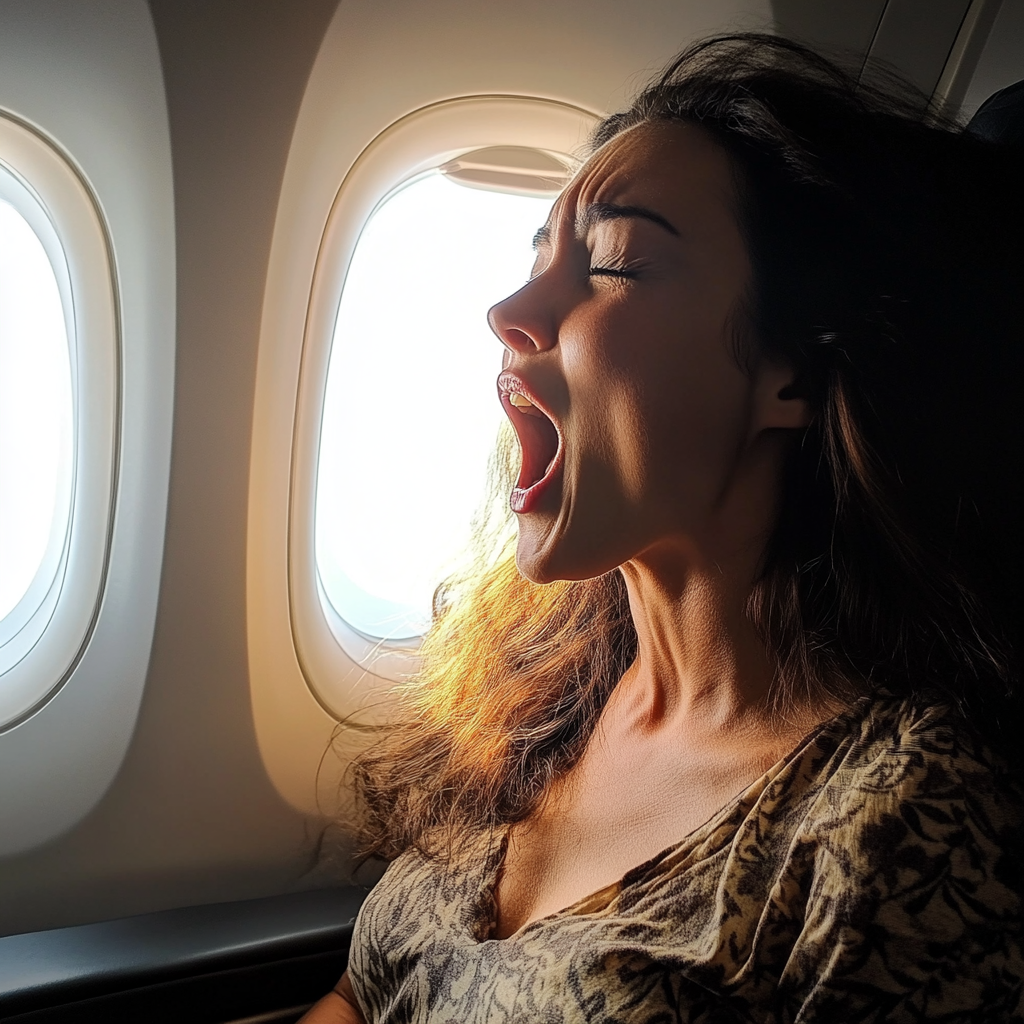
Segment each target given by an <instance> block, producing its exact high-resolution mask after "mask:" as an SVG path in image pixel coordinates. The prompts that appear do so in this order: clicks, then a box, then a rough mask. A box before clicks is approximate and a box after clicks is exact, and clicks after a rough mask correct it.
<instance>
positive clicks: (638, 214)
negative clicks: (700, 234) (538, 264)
mask: <svg viewBox="0 0 1024 1024" xmlns="http://www.w3.org/2000/svg"><path fill="white" fill-rule="evenodd" d="M632 218H640V219H642V220H649V221H650V222H651V223H652V224H657V225H658V227H660V228H664V230H665V231H667V232H668V233H669V234H670V235H674V236H675V237H676V238H679V237H680V236H679V232H678V231H677V230H676V229H675V227H673V226H672V224H670V223H669V221H667V220H666V219H665V218H664V217H662V215H661V214H660V213H655V212H654V211H653V210H648V209H647V207H646V206H622V205H620V204H618V203H591V204H590V205H589V206H588V207H586V209H584V210H583V212H582V213H581V214H580V215H579V216H578V217H577V218H576V230H577V231H578V232H579V233H580V234H586V233H587V232H588V231H589V230H590V229H591V228H592V227H593V226H594V225H595V224H601V223H603V222H604V221H609V220H626V219H632ZM550 241H551V229H550V228H549V227H548V226H547V225H546V224H545V225H544V226H543V227H542V228H541V229H540V230H539V231H538V232H537V233H536V234H535V235H534V236H533V247H534V249H538V248H540V246H541V245H547V244H549V243H550Z"/></svg>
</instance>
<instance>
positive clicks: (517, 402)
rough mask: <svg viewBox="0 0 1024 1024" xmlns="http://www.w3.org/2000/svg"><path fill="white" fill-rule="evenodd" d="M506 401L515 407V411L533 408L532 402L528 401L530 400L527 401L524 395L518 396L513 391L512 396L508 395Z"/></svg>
mask: <svg viewBox="0 0 1024 1024" xmlns="http://www.w3.org/2000/svg"><path fill="white" fill-rule="evenodd" d="M508 400H509V401H510V402H511V403H512V404H513V405H514V406H515V407H516V408H517V409H532V408H534V405H533V402H531V401H530V400H529V399H528V398H527V397H526V395H520V394H519V393H518V392H516V391H513V392H512V394H510V395H509V396H508Z"/></svg>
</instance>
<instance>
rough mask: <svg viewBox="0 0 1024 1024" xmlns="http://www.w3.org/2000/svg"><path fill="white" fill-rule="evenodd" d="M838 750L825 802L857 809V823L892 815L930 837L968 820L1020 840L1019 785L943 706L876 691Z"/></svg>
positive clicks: (1023, 804) (1022, 799) (1023, 801)
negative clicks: (839, 752)
mask: <svg viewBox="0 0 1024 1024" xmlns="http://www.w3.org/2000/svg"><path fill="white" fill-rule="evenodd" d="M841 746H842V750H841V760H840V762H839V764H838V765H837V770H836V771H835V773H834V774H833V775H832V777H831V779H830V782H829V789H830V790H831V797H832V800H833V802H838V803H839V804H841V805H844V806H845V807H846V808H847V809H848V810H849V811H850V812H855V811H859V812H860V813H861V815H862V816H863V817H864V818H865V821H864V822H863V824H864V826H868V825H869V824H870V819H871V816H872V813H875V814H877V815H878V816H879V817H880V818H889V817H891V816H892V815H894V814H895V815H897V816H898V817H900V818H901V819H902V820H904V822H905V823H906V824H907V825H908V826H911V827H912V831H917V832H920V833H922V834H928V835H934V836H935V837H936V838H938V836H939V835H940V834H941V833H942V832H943V831H944V829H943V826H948V827H949V828H953V829H955V828H956V827H958V826H965V825H967V824H968V823H969V822H971V821H976V823H977V825H978V826H979V827H981V828H983V829H984V831H986V832H987V833H988V834H990V835H992V836H996V835H1003V836H1005V837H1006V839H1007V840H1009V839H1011V837H1013V836H1014V835H1016V836H1017V838H1018V839H1019V838H1020V830H1021V827H1022V823H1024V813H1022V812H1024V794H1022V790H1021V785H1020V780H1019V779H1018V778H1017V777H1016V776H1015V774H1014V773H1013V772H1012V771H1011V770H1010V768H1009V766H1008V765H1007V764H1006V762H1005V760H1004V759H1003V758H1002V757H1000V756H999V755H998V754H997V753H996V752H995V751H994V750H993V749H992V748H991V747H990V746H989V744H987V743H986V742H985V741H984V739H983V738H982V737H981V736H980V735H979V733H978V732H977V730H976V729H975V728H974V727H973V726H972V725H971V723H970V722H968V721H967V720H966V719H965V718H964V716H963V715H962V714H960V713H959V712H958V711H957V710H956V709H954V708H951V707H949V705H948V704H945V703H943V702H941V701H940V700H938V699H934V700H932V699H929V698H928V697H927V696H914V697H896V696H891V695H888V694H884V693H883V694H880V695H878V696H876V697H875V698H873V699H871V700H870V701H868V702H867V703H866V707H865V708H864V709H863V710H862V712H861V713H860V714H859V715H854V716H851V721H850V723H849V725H848V726H847V730H846V737H845V742H843V743H842V744H841ZM837 752H838V751H837ZM921 816H923V819H924V820H923V821H922V820H921ZM927 822H931V823H933V824H934V826H936V827H934V828H929V827H928V826H927Z"/></svg>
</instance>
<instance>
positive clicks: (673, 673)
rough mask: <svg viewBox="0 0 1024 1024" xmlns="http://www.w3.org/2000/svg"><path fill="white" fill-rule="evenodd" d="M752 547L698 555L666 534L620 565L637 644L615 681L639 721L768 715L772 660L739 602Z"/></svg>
mask: <svg viewBox="0 0 1024 1024" xmlns="http://www.w3.org/2000/svg"><path fill="white" fill-rule="evenodd" d="M759 555H760V545H759V544H748V545H745V546H741V547H739V548H738V549H737V550H734V551H732V552H730V553H727V554H725V555H724V556H722V555H720V556H719V557H716V558H714V559H709V558H706V557H705V558H701V557H700V556H699V554H697V553H696V552H694V551H693V550H692V549H691V548H690V547H689V545H687V544H686V543H685V542H682V541H680V542H677V543H672V542H665V543H662V544H660V545H659V546H658V547H657V548H656V549H654V550H651V551H648V552H645V553H644V554H643V555H642V556H641V557H638V558H635V559H633V560H631V561H630V562H627V563H626V564H625V565H623V567H622V573H623V577H624V579H625V582H626V588H627V591H628V593H629V603H630V611H631V613H632V616H633V622H634V624H635V626H636V631H637V641H638V650H637V658H636V661H635V662H634V663H633V665H632V667H631V668H630V670H629V671H628V672H627V673H626V675H625V676H624V678H623V681H622V682H623V685H622V686H621V687H620V690H621V691H622V693H621V697H622V698H623V699H625V700H627V701H628V703H629V705H630V708H631V715H630V717H631V718H633V720H634V721H635V723H636V725H637V727H640V728H644V727H646V728H659V727H661V726H663V725H665V724H666V723H669V722H685V723H687V725H688V726H690V727H695V728H700V729H702V730H712V731H717V730H718V729H720V728H735V727H736V725H738V724H739V723H741V722H746V721H750V720H751V719H752V718H753V719H759V720H764V719H766V718H768V717H770V700H769V698H770V691H771V687H772V683H773V680H774V669H773V665H772V662H771V659H770V657H769V655H768V653H767V651H766V650H765V648H764V645H763V643H762V642H761V640H760V638H759V637H758V636H757V633H756V631H755V630H754V628H753V625H752V624H751V623H750V621H749V619H748V617H747V615H746V610H745V607H746V602H747V598H748V596H749V594H750V589H751V587H752V585H753V580H754V574H755V572H756V568H757V559H758V557H759Z"/></svg>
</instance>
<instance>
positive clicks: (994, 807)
mask: <svg viewBox="0 0 1024 1024" xmlns="http://www.w3.org/2000/svg"><path fill="white" fill-rule="evenodd" d="M1021 806H1022V803H1021V797H1020V791H1019V789H1018V787H1017V786H1016V785H1015V784H1014V783H1013V782H1012V780H1011V778H1010V776H1009V775H1008V774H1007V772H1006V771H1005V769H1004V768H1002V767H1001V766H1000V763H999V762H998V761H996V760H995V759H994V758H993V757H992V756H991V755H990V753H989V752H988V750H987V749H986V747H985V746H984V745H983V744H981V743H980V742H979V741H978V740H977V739H976V738H975V736H974V734H973V733H972V731H971V730H970V729H969V728H968V727H966V726H965V724H964V723H963V721H962V720H961V719H958V718H957V717H956V716H955V715H953V714H952V713H950V712H948V711H946V710H944V709H942V708H941V707H935V706H932V707H922V706H921V705H920V704H915V703H914V702H912V701H909V700H902V699H897V698H894V697H892V696H889V695H875V696H872V697H868V698H864V699H863V700H862V701H860V702H858V704H856V705H855V706H854V707H853V708H852V709H851V710H849V711H846V712H844V713H843V714H841V715H839V716H838V717H836V718H835V719H832V720H830V721H829V722H827V723H825V724H824V725H821V726H819V727H818V728H817V729H816V730H815V731H814V732H813V733H812V734H811V735H810V736H808V737H807V738H806V739H805V740H804V741H803V742H802V743H801V745H800V746H799V747H798V748H797V749H796V750H795V751H794V752H793V753H792V754H790V755H789V756H788V757H787V758H785V759H784V760H782V761H780V762H779V763H778V764H777V765H775V766H774V767H773V768H772V769H771V770H770V771H768V773H767V774H765V775H764V776H763V777H762V778H760V779H758V780H757V781H756V782H755V783H754V784H753V785H751V786H750V787H749V788H748V789H747V790H746V791H745V792H743V793H741V794H740V795H739V796H738V797H737V798H736V799H735V800H734V801H733V802H732V803H730V804H728V805H727V806H726V807H723V808H722V810H721V811H719V812H718V813H717V814H716V815H715V816H714V817H713V818H712V819H711V820H710V821H708V822H707V823H706V824H704V825H702V826H701V827H700V828H698V829H696V830H695V831H694V832H691V833H690V834H689V835H688V836H687V837H686V838H685V839H683V840H682V841H681V842H680V843H678V844H676V845H675V846H672V847H670V848H669V849H667V850H665V851H664V852H663V853H660V854H658V856H656V857H654V858H652V859H651V860H649V861H647V863H645V864H641V865H640V866H639V867H636V868H634V869H633V870H631V871H630V872H628V873H627V874H626V875H625V876H624V877H623V878H622V879H621V880H620V881H619V882H617V883H615V884H614V885H611V886H609V887H608V888H606V889H602V890H601V891H599V892H596V893H594V894H593V895H591V896H588V897H587V898H586V899H583V900H581V901H580V902H579V903H576V904H574V905H573V906H571V907H568V908H566V909H565V910H562V911H560V912H559V913H557V914H552V915H550V916H549V917H545V918H543V919H541V920H538V921H535V922H533V923H532V924H529V925H527V926H526V927H524V928H522V929H520V931H518V932H516V933H515V934H514V935H512V936H510V937H509V938H506V939H500V940H498V939H492V938H489V937H488V936H489V933H490V930H491V928H492V926H493V920H494V917H495V914H494V899H493V892H494V887H495V883H496V880H497V877H498V872H499V871H500V868H501V863H502V858H503V856H504V849H505V842H506V839H505V837H503V836H492V837H489V838H488V839H487V840H484V841H481V843H480V844H479V846H478V847H475V848H473V849H470V850H468V851H467V852H466V853H465V854H463V855H460V856H459V858H458V859H457V860H456V861H455V862H453V863H451V864H447V865H445V864H442V863H441V862H438V861H436V860H434V861H431V860H426V859H424V858H423V857H421V856H420V855H419V854H417V853H415V852H412V851H410V852H406V853H404V854H402V856H400V857H399V858H398V859H397V860H395V861H394V862H393V863H392V864H391V866H390V867H389V869H388V871H387V872H386V873H385V875H384V877H383V879H382V880H381V881H380V882H379V883H378V884H377V886H376V888H375V889H374V890H373V891H372V892H371V893H370V895H369V897H368V899H367V901H366V903H365V904H364V905H363V908H362V911H361V912H360V914H359V918H358V920H357V922H356V930H355V936H354V938H353V944H352V952H351V956H350V962H349V973H350V977H351V980H352V984H353V987H354V989H355V992H356V996H357V998H358V1000H359V1003H360V1006H361V1007H362V1010H363V1014H364V1015H365V1017H366V1019H367V1021H369V1022H372V1024H384V1022H386V1024H397V1022H416V1024H442V1022H443V1024H471V1022H473V1024H476V1022H479V1024H503V1022H513V1021H514V1022H524V1024H527V1022H528V1024H556V1022H557V1024H575V1022H594V1024H596V1022H601V1024H613V1022H614V1024H627V1022H628V1024H634V1022H635V1024H641V1022H643V1024H656V1022H657V1024H663V1022H664V1024H668V1022H676V1021H687V1022H700V1024H725V1022H734V1021H758V1022H771V1024H790V1022H793V1024H795V1022H808V1021H815V1022H818V1021H820V1022H828V1024H832V1022H835V1024H839V1022H842V1024H852V1022H866V1021H871V1022H875V1021H889V1022H897V1021H899V1022H902V1021H922V1020H927V1021H937V1020H941V1021H949V1022H961V1021H979V1022H980V1021H984V1022H986V1024H990V1022H1004V1021H1024V985H1022V982H1024V959H1022V934H1021V933H1022V905H1021V880H1022V855H1024V846H1022V838H1024V835H1022V825H1021Z"/></svg>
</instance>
